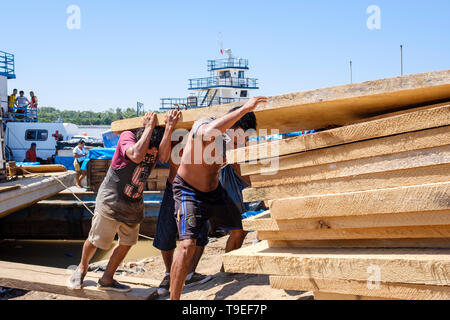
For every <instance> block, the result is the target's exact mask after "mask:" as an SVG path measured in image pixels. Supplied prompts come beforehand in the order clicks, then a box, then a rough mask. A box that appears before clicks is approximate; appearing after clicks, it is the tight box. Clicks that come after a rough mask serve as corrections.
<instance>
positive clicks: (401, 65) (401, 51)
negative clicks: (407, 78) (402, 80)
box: [400, 45, 403, 76]
mask: <svg viewBox="0 0 450 320" xmlns="http://www.w3.org/2000/svg"><path fill="white" fill-rule="evenodd" d="M400 74H401V75H402V76H403V45H400Z"/></svg>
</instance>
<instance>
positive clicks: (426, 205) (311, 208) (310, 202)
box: [269, 182, 450, 219]
mask: <svg viewBox="0 0 450 320" xmlns="http://www.w3.org/2000/svg"><path fill="white" fill-rule="evenodd" d="M269 207H270V214H271V216H272V217H273V218H274V219H299V218H314V217H338V216H353V215H370V214H383V213H398V212H420V211H424V212H425V211H436V210H448V209H450V182H442V183H431V184H424V185H418V186H407V187H397V188H388V189H378V190H369V191H359V192H345V193H340V194H325V195H317V196H306V197H297V198H286V199H279V200H272V201H271V202H270V203H269Z"/></svg>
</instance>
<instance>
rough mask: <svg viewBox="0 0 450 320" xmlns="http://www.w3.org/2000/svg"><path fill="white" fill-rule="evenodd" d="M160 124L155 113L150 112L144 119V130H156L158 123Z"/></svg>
mask: <svg viewBox="0 0 450 320" xmlns="http://www.w3.org/2000/svg"><path fill="white" fill-rule="evenodd" d="M157 122H158V117H157V116H156V114H155V113H154V112H148V113H146V114H145V116H144V118H143V119H142V124H143V125H144V128H148V127H150V128H154V127H155V126H156V123H157Z"/></svg>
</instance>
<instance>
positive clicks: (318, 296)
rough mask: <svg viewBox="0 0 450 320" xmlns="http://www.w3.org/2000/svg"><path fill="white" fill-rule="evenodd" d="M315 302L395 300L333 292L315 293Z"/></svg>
mask: <svg viewBox="0 0 450 320" xmlns="http://www.w3.org/2000/svg"><path fill="white" fill-rule="evenodd" d="M313 295H314V300H325V301H334V300H338V301H344V300H394V299H384V298H380V297H366V296H357V295H351V294H339V293H331V292H322V291H314V292H313Z"/></svg>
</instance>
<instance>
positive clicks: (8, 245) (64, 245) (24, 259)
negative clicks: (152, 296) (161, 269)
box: [0, 240, 160, 268]
mask: <svg viewBox="0 0 450 320" xmlns="http://www.w3.org/2000/svg"><path fill="white" fill-rule="evenodd" d="M83 243H84V240H0V260H1V261H9V262H17V263H24V264H34V265H41V266H48V267H56V268H67V267H69V266H71V265H77V264H78V263H79V262H80V259H81V252H82V249H83ZM115 244H116V242H115V243H114V244H113V245H112V246H111V248H110V250H107V251H105V250H100V249H98V250H97V252H96V253H95V256H94V258H93V259H92V261H91V262H97V261H101V260H105V259H108V258H109V256H110V255H111V251H112V249H113V248H114V246H115ZM159 253H160V251H159V250H158V249H156V248H155V247H153V241H151V240H139V241H138V243H137V244H136V245H135V246H133V247H132V248H131V250H130V252H129V253H128V255H127V257H126V258H125V261H136V260H140V259H144V258H147V257H153V256H156V255H159Z"/></svg>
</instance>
